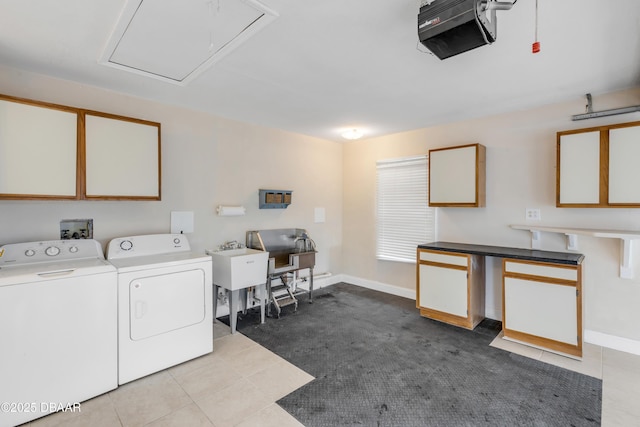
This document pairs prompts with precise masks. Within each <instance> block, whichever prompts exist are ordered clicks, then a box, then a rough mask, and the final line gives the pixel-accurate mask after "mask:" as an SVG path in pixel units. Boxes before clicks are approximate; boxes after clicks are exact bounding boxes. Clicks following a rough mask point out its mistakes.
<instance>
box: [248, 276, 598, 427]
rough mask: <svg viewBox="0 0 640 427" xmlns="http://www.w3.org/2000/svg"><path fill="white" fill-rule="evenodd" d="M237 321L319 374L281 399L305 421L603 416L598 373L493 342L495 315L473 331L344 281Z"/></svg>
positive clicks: (534, 422) (536, 421)
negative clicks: (263, 317) (274, 314)
mask: <svg viewBox="0 0 640 427" xmlns="http://www.w3.org/2000/svg"><path fill="white" fill-rule="evenodd" d="M238 330H239V331H240V332H241V333H243V334H245V335H247V336H248V337H250V338H251V339H252V340H254V341H256V342H258V343H260V344H261V345H263V346H264V347H266V348H268V349H269V350H271V351H273V352H274V353H276V354H278V355H280V356H282V357H283V358H285V359H287V360H288V361H290V362H291V363H293V364H294V365H296V366H298V367H300V368H301V369H303V370H305V371H306V372H308V373H310V374H311V375H313V376H314V377H316V379H315V380H314V381H312V382H310V383H309V384H307V385H305V386H304V387H302V388H300V389H298V390H296V391H295V392H293V393H291V394H289V395H287V396H285V397H284V398H282V399H281V400H280V401H278V404H279V405H280V406H282V407H283V408H284V409H285V410H287V411H288V412H289V413H290V414H292V415H293V416H294V417H295V418H297V419H298V420H299V421H300V422H301V423H302V424H304V425H305V426H307V427H320V426H331V427H334V426H348V425H364V426H407V427H408V426H597V425H600V415H601V414H600V411H601V406H602V382H601V381H600V380H598V379H595V378H592V377H589V376H586V375H581V374H578V373H575V372H572V371H568V370H565V369H562V368H558V367H555V366H551V365H548V364H546V363H542V362H539V361H535V360H532V359H528V358H525V357H522V356H518V355H515V354H511V353H509V352H506V351H503V350H500V349H496V348H493V347H489V343H490V342H491V341H492V340H493V338H494V337H495V336H496V335H497V333H498V332H499V322H493V321H489V322H486V323H484V322H483V324H481V325H479V326H478V327H477V328H476V329H475V330H474V331H467V330H464V329H461V328H457V327H454V326H449V325H446V324H443V323H440V322H436V321H432V320H429V319H426V318H423V317H420V315H419V313H418V310H417V309H416V308H415V302H414V301H412V300H408V299H405V298H400V297H396V296H392V295H388V294H384V293H381V292H376V291H372V290H369V289H364V288H361V287H358V286H353V285H349V284H344V283H340V284H336V285H332V286H329V287H326V288H323V289H320V290H319V291H316V293H315V294H314V303H313V304H308V303H307V301H306V299H302V300H301V302H300V304H299V307H298V311H297V312H294V311H293V307H285V308H284V309H283V313H282V315H281V317H280V318H279V319H275V318H273V319H267V323H266V324H263V325H260V324H259V313H258V312H257V310H255V311H254V310H253V309H252V310H250V311H249V312H248V313H247V314H246V315H245V316H243V317H242V318H241V319H239V321H238Z"/></svg>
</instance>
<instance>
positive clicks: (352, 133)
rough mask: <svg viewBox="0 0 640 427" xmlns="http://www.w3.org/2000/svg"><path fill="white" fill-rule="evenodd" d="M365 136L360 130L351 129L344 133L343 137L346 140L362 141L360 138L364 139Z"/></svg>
mask: <svg viewBox="0 0 640 427" xmlns="http://www.w3.org/2000/svg"><path fill="white" fill-rule="evenodd" d="M363 135H364V134H363V133H362V131H361V130H358V129H355V128H354V129H349V130H348V131H346V132H342V137H343V138H344V139H350V140H353V139H360V138H362V136H363Z"/></svg>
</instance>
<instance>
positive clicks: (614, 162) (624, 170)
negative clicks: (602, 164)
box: [609, 126, 640, 204]
mask: <svg viewBox="0 0 640 427" xmlns="http://www.w3.org/2000/svg"><path fill="white" fill-rule="evenodd" d="M638 159H640V126H634V127H624V128H615V129H611V130H610V131H609V203H611V204H640V185H638V183H639V182H640V167H638Z"/></svg>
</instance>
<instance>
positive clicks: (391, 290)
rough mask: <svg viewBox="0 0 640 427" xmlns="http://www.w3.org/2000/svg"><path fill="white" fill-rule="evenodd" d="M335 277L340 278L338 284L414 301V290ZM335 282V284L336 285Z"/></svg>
mask: <svg viewBox="0 0 640 427" xmlns="http://www.w3.org/2000/svg"><path fill="white" fill-rule="evenodd" d="M336 277H340V279H341V280H339V281H338V282H346V283H350V284H352V285H356V286H361V287H363V288H368V289H373V290H374V291H380V292H385V293H387V294H391V295H396V296H399V297H404V298H409V299H412V300H414V301H415V299H416V290H415V289H407V288H401V287H399V286H393V285H388V284H386V283H381V282H376V281H375V280H368V279H362V278H360V277H355V276H349V275H348V274H339V275H337V276H336ZM338 282H335V283H338Z"/></svg>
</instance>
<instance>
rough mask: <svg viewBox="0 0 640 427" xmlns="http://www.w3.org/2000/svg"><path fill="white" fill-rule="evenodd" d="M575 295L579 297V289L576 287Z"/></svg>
mask: <svg viewBox="0 0 640 427" xmlns="http://www.w3.org/2000/svg"><path fill="white" fill-rule="evenodd" d="M576 296H577V297H579V296H580V291H579V290H577V289H576Z"/></svg>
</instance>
